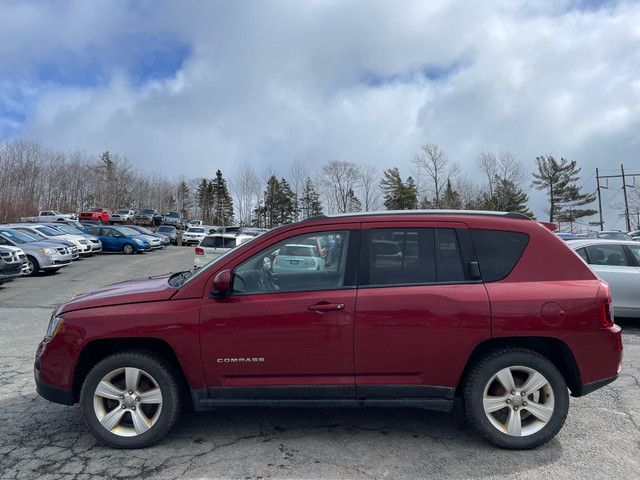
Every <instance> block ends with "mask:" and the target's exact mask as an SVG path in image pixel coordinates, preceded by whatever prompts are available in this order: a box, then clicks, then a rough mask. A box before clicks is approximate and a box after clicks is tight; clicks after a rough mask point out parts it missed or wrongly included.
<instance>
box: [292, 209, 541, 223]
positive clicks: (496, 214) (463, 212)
mask: <svg viewBox="0 0 640 480" xmlns="http://www.w3.org/2000/svg"><path fill="white" fill-rule="evenodd" d="M414 214H429V215H486V216H493V217H506V218H521V219H523V220H533V219H532V218H531V217H528V216H527V215H525V214H523V213H518V212H494V211H491V210H377V211H371V212H353V213H340V214H337V215H316V216H313V217H309V218H305V219H304V220H302V222H311V221H314V220H327V219H331V218H343V217H360V216H366V215H414Z"/></svg>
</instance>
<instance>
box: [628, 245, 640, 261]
mask: <svg viewBox="0 0 640 480" xmlns="http://www.w3.org/2000/svg"><path fill="white" fill-rule="evenodd" d="M627 246H628V247H629V250H631V253H632V254H633V256H634V257H635V258H636V263H637V264H638V265H640V245H627Z"/></svg>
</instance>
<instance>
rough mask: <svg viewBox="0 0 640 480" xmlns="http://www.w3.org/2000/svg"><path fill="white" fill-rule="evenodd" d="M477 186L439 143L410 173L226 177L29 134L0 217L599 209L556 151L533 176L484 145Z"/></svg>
mask: <svg viewBox="0 0 640 480" xmlns="http://www.w3.org/2000/svg"><path fill="white" fill-rule="evenodd" d="M475 163H476V167H477V169H478V171H479V172H480V173H481V176H480V178H481V180H480V182H478V181H474V180H471V179H469V177H468V176H466V175H464V174H463V173H462V172H461V169H460V166H459V164H458V163H457V162H455V161H454V160H452V159H451V158H450V157H449V156H448V154H447V153H446V151H444V150H443V149H442V148H441V147H440V146H438V145H437V144H435V143H425V144H423V145H421V146H420V148H419V150H418V152H417V153H416V154H415V156H414V158H412V159H411V161H410V175H408V176H407V177H406V178H403V177H402V175H401V173H400V170H399V168H398V167H390V168H387V169H385V170H383V171H382V172H380V171H378V169H377V168H376V167H374V166H372V165H361V164H357V163H355V162H348V161H339V160H331V161H328V162H326V163H325V164H324V165H322V166H321V167H320V168H319V169H318V170H317V171H312V170H309V167H308V166H307V165H306V164H305V163H304V162H303V161H302V160H299V159H298V160H295V161H294V162H293V163H292V166H291V168H290V169H289V171H288V172H287V174H286V175H279V174H278V173H277V172H276V171H275V170H274V169H273V168H272V167H267V168H266V169H264V170H263V171H261V172H259V171H257V170H256V169H255V168H254V167H253V166H252V165H251V164H249V163H247V162H245V163H243V164H241V165H239V166H238V168H237V170H236V172H235V174H234V175H233V176H232V177H231V178H229V179H226V178H224V176H223V173H222V171H221V170H219V169H218V170H217V171H216V173H215V176H214V177H213V178H204V177H200V178H191V179H187V178H186V177H184V176H181V177H178V178H169V177H167V176H165V175H162V174H160V173H158V172H154V173H151V174H148V173H143V172H140V171H138V170H137V169H136V168H135V166H134V163H133V162H132V161H131V160H130V159H128V158H127V157H124V156H121V155H119V154H117V153H113V152H109V151H105V152H103V153H102V154H100V155H98V156H96V155H91V154H89V153H87V152H85V151H83V150H75V151H69V152H56V151H53V150H50V149H47V148H45V147H43V146H42V145H41V144H40V143H38V142H36V141H33V140H24V139H18V140H10V141H5V142H0V221H2V222H6V221H14V220H19V219H20V217H23V216H30V215H34V214H35V213H37V212H38V211H39V210H44V209H54V210H59V211H61V212H63V213H67V212H80V211H82V210H83V209H85V208H89V207H91V206H102V207H108V208H111V209H113V210H115V209H118V208H132V209H134V210H137V209H139V208H157V209H158V210H159V211H160V213H164V212H165V211H168V210H176V211H180V212H182V213H184V214H185V215H186V216H187V217H188V218H190V219H196V218H197V219H201V220H203V221H204V222H205V223H207V224H211V225H230V224H234V223H239V224H242V225H252V226H256V227H263V228H272V227H275V226H279V225H284V224H287V223H291V222H294V221H297V220H301V219H303V218H307V217H311V216H315V215H321V214H323V213H329V214H333V213H350V212H358V211H373V210H380V209H387V210H409V209H423V208H428V209H453V210H460V209H467V210H468V209H473V210H491V211H511V212H520V213H523V214H524V215H527V216H530V217H533V214H532V212H531V211H530V209H529V207H528V202H529V197H528V195H527V193H526V189H527V188H530V187H533V188H536V189H539V190H543V191H545V192H546V194H547V197H548V198H549V210H548V212H549V221H552V222H559V223H561V224H565V225H568V226H569V227H570V228H573V225H574V224H575V223H576V222H579V221H580V219H581V218H583V217H586V216H589V215H593V214H594V213H596V211H595V210H592V209H589V208H583V207H585V206H586V205H588V204H589V203H591V202H593V200H594V198H595V197H594V194H593V193H582V192H581V188H580V187H578V186H577V182H578V180H579V178H580V177H579V173H580V168H578V166H577V163H576V162H575V161H568V160H566V159H564V158H561V159H560V160H556V159H555V158H554V157H553V156H551V155H543V156H540V157H537V158H536V159H535V164H536V168H537V172H534V173H533V179H532V180H531V179H530V177H529V176H528V174H527V173H526V170H525V168H524V165H523V164H522V162H520V161H518V160H517V159H516V158H515V157H514V155H513V154H512V153H511V152H508V151H498V152H491V151H481V152H478V154H477V158H476V162H475Z"/></svg>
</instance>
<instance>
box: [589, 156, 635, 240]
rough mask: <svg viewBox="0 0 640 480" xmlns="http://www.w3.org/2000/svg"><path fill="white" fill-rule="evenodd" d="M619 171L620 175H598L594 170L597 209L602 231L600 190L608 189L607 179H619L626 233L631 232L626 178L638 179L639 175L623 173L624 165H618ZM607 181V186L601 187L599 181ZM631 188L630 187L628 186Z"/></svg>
mask: <svg viewBox="0 0 640 480" xmlns="http://www.w3.org/2000/svg"><path fill="white" fill-rule="evenodd" d="M620 170H621V171H622V175H602V176H601V175H599V173H598V169H597V168H596V179H597V182H598V208H599V210H600V230H603V229H604V223H603V221H602V201H601V200H600V189H601V188H604V189H607V188H609V178H621V179H622V190H623V191H624V217H625V225H626V227H627V231H631V219H630V218H629V203H628V200H627V183H626V180H625V179H626V177H640V173H627V174H625V173H624V165H620ZM603 178H605V179H607V186H606V187H605V186H601V185H600V180H601V179H603ZM630 186H631V185H630Z"/></svg>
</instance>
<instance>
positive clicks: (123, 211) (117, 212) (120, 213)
mask: <svg viewBox="0 0 640 480" xmlns="http://www.w3.org/2000/svg"><path fill="white" fill-rule="evenodd" d="M113 213H116V214H118V215H122V214H123V213H129V210H116V211H115V212H113Z"/></svg>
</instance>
